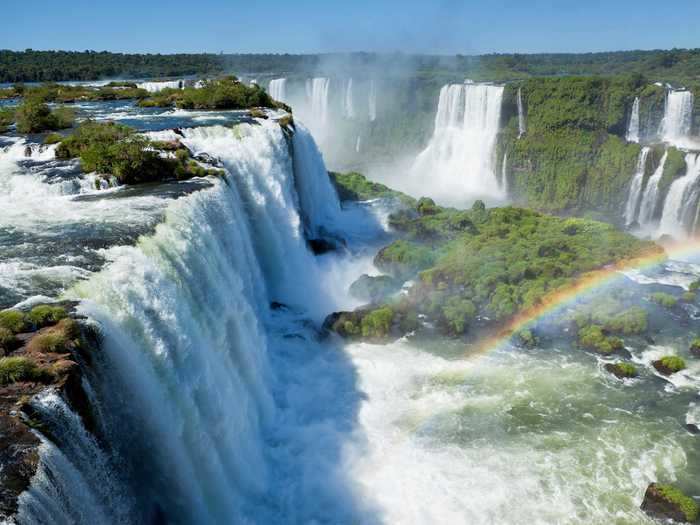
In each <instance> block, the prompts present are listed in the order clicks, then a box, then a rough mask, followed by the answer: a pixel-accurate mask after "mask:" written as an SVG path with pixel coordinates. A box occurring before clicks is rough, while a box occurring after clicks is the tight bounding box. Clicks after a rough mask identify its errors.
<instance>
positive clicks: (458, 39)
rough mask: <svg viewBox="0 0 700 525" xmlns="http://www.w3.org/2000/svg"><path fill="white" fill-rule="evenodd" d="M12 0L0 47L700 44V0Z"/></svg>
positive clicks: (423, 48) (482, 48) (442, 48)
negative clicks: (31, 0)
mask: <svg viewBox="0 0 700 525" xmlns="http://www.w3.org/2000/svg"><path fill="white" fill-rule="evenodd" d="M3 4H5V5H3V6H2V9H1V10H0V13H2V17H0V48H2V49H8V48H9V49H18V50H21V49H25V48H28V47H31V48H34V49H72V50H84V49H94V50H108V51H124V52H161V53H174V52H204V51H206V52H216V53H218V52H220V51H223V52H227V53H233V52H241V53H249V52H289V53H314V52H336V51H340V52H347V51H379V52H391V51H396V50H401V51H404V52H423V53H445V54H453V53H462V54H475V53H488V52H520V53H536V52H545V51H552V52H583V51H604V50H620V49H655V48H671V47H700V0H675V1H674V0H667V1H659V0H637V1H629V0H600V1H599V0H576V1H574V0H559V1H555V0H486V1H483V0H482V1H467V0H462V1H458V0H433V1H429V0H423V1H418V0H383V1H381V0H380V1H374V2H373V1H371V0H345V1H338V0H266V1H260V0H257V1H256V0H247V1H239V0H197V1H193V0H188V1H184V0H168V1H165V0H119V1H118V2H106V1H103V0H62V1H55V0H38V1H34V2H20V1H18V0H5V2H3ZM8 4H9V5H8ZM115 6H118V7H116V8H115Z"/></svg>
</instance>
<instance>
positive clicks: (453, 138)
mask: <svg viewBox="0 0 700 525" xmlns="http://www.w3.org/2000/svg"><path fill="white" fill-rule="evenodd" d="M502 98H503V87H501V86H492V85H486V84H471V83H468V84H449V85H446V86H444V87H443V88H442V90H441V91H440V100H439V102H438V108H437V114H436V117H435V131H434V133H433V137H432V138H431V140H430V143H429V144H428V147H427V148H426V149H425V150H424V151H423V152H422V153H420V155H418V157H417V159H416V161H415V163H414V166H413V169H412V176H413V179H414V181H415V182H416V186H418V187H419V188H420V189H418V191H419V192H421V193H420V194H421V195H427V196H430V197H433V198H435V199H436V200H438V201H440V202H442V203H445V204H451V205H460V204H461V205H464V204H465V203H468V202H469V201H471V200H473V199H475V198H486V199H490V200H494V199H496V200H497V199H501V198H502V197H503V192H502V191H501V188H500V186H499V183H498V177H497V176H496V174H495V173H494V159H493V157H494V148H495V145H496V137H497V134H498V131H499V123H500V117H501V101H502ZM414 193H415V191H414Z"/></svg>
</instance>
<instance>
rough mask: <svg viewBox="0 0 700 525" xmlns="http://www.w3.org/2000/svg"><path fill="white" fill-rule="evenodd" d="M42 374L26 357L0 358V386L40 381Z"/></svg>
mask: <svg viewBox="0 0 700 525" xmlns="http://www.w3.org/2000/svg"><path fill="white" fill-rule="evenodd" d="M43 376H44V372H43V371H42V370H41V369H39V367H37V366H36V364H35V363H34V362H33V361H31V360H30V359H27V358H26V357H2V358H0V385H7V384H10V383H16V382H18V381H36V380H39V379H42V378H43Z"/></svg>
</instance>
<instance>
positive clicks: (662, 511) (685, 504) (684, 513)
mask: <svg viewBox="0 0 700 525" xmlns="http://www.w3.org/2000/svg"><path fill="white" fill-rule="evenodd" d="M641 509H642V510H643V511H644V512H646V513H647V514H648V515H649V516H651V517H653V518H656V519H662V520H668V519H670V520H673V521H675V522H678V523H694V522H695V520H696V519H697V517H698V506H697V504H696V503H695V502H694V501H693V500H692V499H691V498H689V497H688V496H686V495H685V494H683V493H682V492H681V491H680V490H678V489H677V488H675V487H673V486H671V485H659V484H656V483H652V484H650V485H649V487H648V488H647V491H646V493H645V494H644V500H643V501H642V506H641Z"/></svg>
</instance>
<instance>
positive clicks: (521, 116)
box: [518, 88, 527, 138]
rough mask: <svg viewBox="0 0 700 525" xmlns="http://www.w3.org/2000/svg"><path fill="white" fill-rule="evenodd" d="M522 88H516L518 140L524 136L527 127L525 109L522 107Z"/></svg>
mask: <svg viewBox="0 0 700 525" xmlns="http://www.w3.org/2000/svg"><path fill="white" fill-rule="evenodd" d="M522 91H523V90H522V88H518V138H520V137H522V136H523V135H525V132H526V131H527V127H526V124H525V108H524V107H523V92H522Z"/></svg>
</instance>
